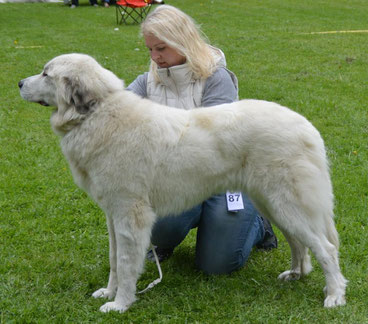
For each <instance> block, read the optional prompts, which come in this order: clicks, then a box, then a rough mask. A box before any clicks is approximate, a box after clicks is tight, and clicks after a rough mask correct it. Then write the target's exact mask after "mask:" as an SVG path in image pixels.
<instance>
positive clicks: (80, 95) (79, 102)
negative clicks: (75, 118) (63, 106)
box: [63, 77, 97, 115]
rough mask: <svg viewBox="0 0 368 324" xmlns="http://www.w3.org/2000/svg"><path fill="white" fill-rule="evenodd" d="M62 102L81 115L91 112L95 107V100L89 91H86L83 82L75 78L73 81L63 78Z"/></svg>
mask: <svg viewBox="0 0 368 324" xmlns="http://www.w3.org/2000/svg"><path fill="white" fill-rule="evenodd" d="M63 82H64V86H65V88H64V90H65V91H64V93H65V97H64V100H65V101H66V102H67V104H69V105H71V106H74V107H75V110H76V111H77V112H78V113H80V114H82V115H85V114H88V113H89V112H91V110H92V108H93V106H95V105H96V103H97V99H96V98H93V94H92V93H91V91H89V90H87V89H86V87H85V85H84V84H83V82H81V80H80V79H79V78H78V77H76V78H74V79H71V78H68V77H64V78H63Z"/></svg>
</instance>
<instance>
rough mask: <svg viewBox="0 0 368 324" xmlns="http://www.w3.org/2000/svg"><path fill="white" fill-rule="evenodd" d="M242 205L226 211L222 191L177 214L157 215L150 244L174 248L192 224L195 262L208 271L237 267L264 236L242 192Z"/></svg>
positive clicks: (223, 271) (257, 219)
mask: <svg viewBox="0 0 368 324" xmlns="http://www.w3.org/2000/svg"><path fill="white" fill-rule="evenodd" d="M243 203H244V209H243V210H240V211H238V212H229V211H228V210H227V205H226V196H225V194H221V195H217V196H213V197H211V198H209V199H208V200H206V201H204V202H203V203H202V204H200V205H198V206H196V207H194V208H192V209H191V210H188V211H186V212H184V213H182V214H181V215H178V216H169V217H165V218H160V219H158V221H157V222H156V224H155V225H154V227H153V230H152V237H151V241H152V244H154V245H156V246H158V247H159V248H165V249H169V248H175V247H176V246H178V245H179V244H180V243H181V242H182V241H183V240H184V238H185V237H186V235H187V234H188V233H189V231H190V230H191V229H192V228H195V227H198V231H197V244H196V265H197V267H198V268H199V269H200V270H202V271H204V272H205V273H209V274H225V273H230V272H232V271H234V270H237V269H239V268H240V267H242V266H243V265H244V263H245V262H246V261H247V259H248V257H249V254H250V252H251V250H252V248H253V246H255V245H256V244H258V243H260V242H261V241H262V240H263V237H264V227H263V221H262V219H261V218H260V216H259V213H258V211H257V210H256V209H255V208H254V206H253V204H252V203H251V201H250V200H249V199H248V198H247V196H245V195H244V194H243Z"/></svg>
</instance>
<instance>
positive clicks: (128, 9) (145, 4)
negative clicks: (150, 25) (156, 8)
mask: <svg viewBox="0 0 368 324" xmlns="http://www.w3.org/2000/svg"><path fill="white" fill-rule="evenodd" d="M153 3H154V0H118V1H116V23H117V24H118V25H119V24H122V23H124V24H126V25H127V24H129V22H130V23H132V24H134V23H136V24H139V23H141V22H142V21H143V20H144V18H146V16H147V14H148V13H149V11H150V10H151V6H152V4H153Z"/></svg>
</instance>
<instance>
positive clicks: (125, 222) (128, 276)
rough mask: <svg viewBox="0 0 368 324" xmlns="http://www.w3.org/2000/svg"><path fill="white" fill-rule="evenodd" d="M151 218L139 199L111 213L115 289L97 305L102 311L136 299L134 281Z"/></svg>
mask: <svg viewBox="0 0 368 324" xmlns="http://www.w3.org/2000/svg"><path fill="white" fill-rule="evenodd" d="M122 212H123V210H122ZM154 219H155V215H154V213H153V212H152V210H151V208H150V207H148V206H146V205H144V204H142V203H141V202H136V203H134V204H133V206H131V208H129V209H127V208H125V213H123V214H122V213H121V212H120V213H119V214H116V215H114V216H113V217H112V221H113V226H114V230H115V240H116V275H117V277H116V278H117V292H116V296H115V300H114V301H113V302H108V303H106V304H105V305H103V306H102V307H101V308H100V310H101V311H102V312H109V311H111V310H114V311H119V312H124V311H126V310H127V309H128V308H129V306H130V305H131V304H132V303H133V302H134V301H135V300H136V297H135V292H136V283H137V280H138V278H139V275H140V274H141V272H142V269H143V265H144V260H145V256H146V253H147V248H148V246H149V243H150V235H151V229H152V226H153V222H154Z"/></svg>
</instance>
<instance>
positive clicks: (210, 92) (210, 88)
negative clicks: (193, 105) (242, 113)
mask: <svg viewBox="0 0 368 324" xmlns="http://www.w3.org/2000/svg"><path fill="white" fill-rule="evenodd" d="M237 99H238V89H237V86H236V85H235V84H234V81H233V79H232V77H231V75H230V73H229V72H228V70H226V69H225V68H219V69H217V70H216V72H215V73H214V74H212V75H211V76H210V77H209V78H208V79H207V80H206V83H205V86H204V90H203V95H202V107H210V106H215V105H221V104H225V103H231V102H233V101H236V100H237Z"/></svg>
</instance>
